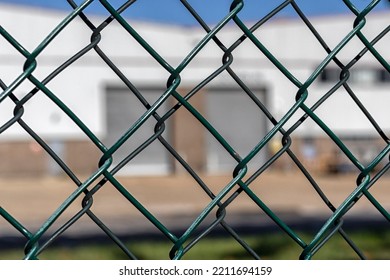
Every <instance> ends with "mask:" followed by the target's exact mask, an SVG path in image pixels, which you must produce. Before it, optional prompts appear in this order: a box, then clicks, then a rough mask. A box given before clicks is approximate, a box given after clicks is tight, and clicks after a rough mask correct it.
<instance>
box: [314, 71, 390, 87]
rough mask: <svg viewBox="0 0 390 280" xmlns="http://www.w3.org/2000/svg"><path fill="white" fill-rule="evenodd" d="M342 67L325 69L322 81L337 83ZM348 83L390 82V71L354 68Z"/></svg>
mask: <svg viewBox="0 0 390 280" xmlns="http://www.w3.org/2000/svg"><path fill="white" fill-rule="evenodd" d="M340 73H341V69H339V68H336V67H333V68H326V69H324V70H323V71H322V72H321V74H320V76H319V82H320V83H333V84H334V83H337V82H338V81H340ZM348 83H353V84H358V85H375V84H380V83H390V73H389V72H388V71H387V70H386V69H383V68H353V69H351V70H350V77H349V79H348Z"/></svg>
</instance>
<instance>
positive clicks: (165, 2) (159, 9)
mask: <svg viewBox="0 0 390 280" xmlns="http://www.w3.org/2000/svg"><path fill="white" fill-rule="evenodd" d="M74 1H75V2H76V3H82V2H83V1H81V0H74ZM0 2H7V3H13V4H17V5H30V6H35V7H43V8H50V9H61V10H69V4H68V3H67V1H66V0H0ZM123 2H125V1H124V0H110V3H112V5H114V6H119V5H120V4H121V3H123ZM188 2H189V3H190V4H192V5H193V6H194V8H196V10H197V11H198V12H199V14H200V15H201V16H203V18H204V19H205V20H206V21H207V22H208V23H215V22H217V21H218V20H219V19H221V18H222V17H223V16H224V15H226V13H227V11H228V10H229V6H230V4H231V2H232V0H188ZM282 2H283V1H282V0H246V1H244V3H245V7H244V9H243V10H242V12H241V13H240V18H241V19H243V20H247V21H255V20H256V19H259V15H265V14H266V12H267V11H270V9H272V8H274V7H276V6H277V5H279V4H280V3H282ZM352 2H353V3H354V4H355V6H357V7H358V8H362V7H363V6H364V5H367V3H370V2H371V1H370V0H354V1H352ZM388 2H389V1H387V0H382V1H381V3H379V4H378V6H377V7H376V10H378V11H379V10H383V9H390V4H389V3H388ZM296 3H298V4H299V6H300V7H301V8H302V10H303V11H305V13H306V14H308V15H311V16H313V15H326V14H340V13H347V12H348V10H347V8H346V6H345V4H344V3H343V1H342V0H297V1H296ZM88 11H89V12H92V13H96V14H105V10H104V8H103V7H102V6H101V4H100V3H99V1H97V0H96V1H95V2H94V3H93V4H92V5H91V6H90V7H89V9H88ZM280 15H282V16H285V17H291V16H294V15H295V13H294V12H293V10H292V9H291V7H289V8H286V9H284V10H283V11H282V13H281V14H280ZM126 16H127V17H129V18H133V19H137V20H144V21H154V22H161V23H174V24H181V25H192V24H195V22H194V20H193V18H192V17H191V16H189V14H188V12H186V11H185V10H184V8H183V5H182V4H181V3H180V1H179V0H138V1H136V2H135V3H134V4H133V6H132V7H131V8H130V9H129V10H128V11H127V12H126Z"/></svg>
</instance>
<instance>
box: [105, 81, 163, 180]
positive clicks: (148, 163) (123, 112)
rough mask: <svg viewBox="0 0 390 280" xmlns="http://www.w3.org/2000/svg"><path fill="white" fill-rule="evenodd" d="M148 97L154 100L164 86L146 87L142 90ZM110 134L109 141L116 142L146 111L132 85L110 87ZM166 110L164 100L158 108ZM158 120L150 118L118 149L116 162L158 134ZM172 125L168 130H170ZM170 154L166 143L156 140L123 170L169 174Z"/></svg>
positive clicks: (108, 109) (152, 101)
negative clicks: (158, 87)
mask: <svg viewBox="0 0 390 280" xmlns="http://www.w3.org/2000/svg"><path fill="white" fill-rule="evenodd" d="M140 92H142V94H143V96H144V97H145V99H147V101H148V102H149V103H150V104H152V103H154V102H155V101H156V100H157V99H158V98H159V97H160V96H161V94H162V93H163V92H164V90H163V89H157V88H145V89H142V90H140ZM105 104H106V137H105V144H106V145H108V146H111V145H113V144H114V143H115V142H116V141H117V140H118V139H119V138H120V137H121V136H122V135H123V134H124V133H125V132H126V131H127V130H128V129H129V128H130V127H131V126H132V125H133V124H134V123H135V122H136V121H137V120H138V119H139V118H140V116H142V114H144V113H145V112H146V109H145V107H144V106H143V105H142V103H141V102H140V101H139V100H138V99H137V97H136V96H135V95H134V94H133V93H132V92H131V91H129V90H128V89H125V88H116V87H109V88H107V91H106V103H105ZM165 111H166V105H165V104H162V106H161V107H160V108H159V110H158V112H159V113H162V112H165ZM156 123H157V121H156V119H155V118H153V117H151V118H149V119H148V120H147V121H146V123H145V124H144V125H143V126H142V127H141V128H140V129H139V130H137V131H136V132H135V134H133V136H132V137H130V139H129V140H128V141H127V142H126V143H125V144H124V145H123V146H122V147H121V148H120V149H119V150H118V151H116V152H115V154H114V157H113V161H114V162H113V164H114V165H117V164H119V163H120V162H121V161H122V160H123V159H125V158H126V157H127V156H128V155H129V154H130V153H132V152H133V151H134V150H135V149H137V148H138V147H139V146H140V145H141V144H142V143H144V141H146V140H147V139H148V138H149V137H151V136H152V135H153V134H154V127H155V125H156ZM167 130H168V128H167V129H166V131H165V132H164V136H165V135H169V134H168V131H167ZM169 169H170V168H169V162H168V154H167V152H166V150H165V148H164V147H163V145H162V144H161V143H160V142H159V141H158V140H156V141H155V142H153V143H152V144H151V145H149V146H148V147H147V148H146V149H145V150H143V151H142V152H141V153H140V154H138V155H137V156H136V157H135V158H134V159H132V160H131V161H130V162H129V163H128V164H127V165H126V166H125V167H124V168H123V169H122V170H121V173H122V174H156V175H157V174H165V173H167V172H169Z"/></svg>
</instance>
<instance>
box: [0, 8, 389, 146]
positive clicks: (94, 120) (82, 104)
mask: <svg viewBox="0 0 390 280" xmlns="http://www.w3.org/2000/svg"><path fill="white" fill-rule="evenodd" d="M66 14H67V13H66V12H58V11H49V10H37V9H33V8H27V7H19V6H18V7H16V6H10V5H4V4H1V8H0V24H1V25H2V26H3V27H4V28H5V29H6V30H7V31H9V33H11V34H12V35H13V36H15V38H16V39H17V40H18V41H19V42H20V43H21V44H22V45H23V46H24V47H25V48H26V49H27V50H28V51H33V50H34V49H35V48H36V47H37V46H38V45H39V43H40V42H41V41H42V40H43V39H44V38H45V37H46V36H47V35H48V34H49V33H50V32H51V30H53V28H54V27H55V26H57V25H58V24H59V23H60V22H61V20H62V19H63V18H64V17H65V15H66ZM388 18H389V13H379V14H373V15H369V19H368V20H367V24H366V26H365V28H364V31H363V32H364V34H365V35H366V36H367V37H368V38H371V39H372V38H373V37H374V36H375V35H376V34H377V33H378V32H379V31H380V30H382V29H383V28H384V27H385V26H387V25H388ZM101 20H102V19H101V18H93V21H94V22H96V23H97V22H100V21H101ZM15 22H18V24H15ZM311 22H312V23H313V25H314V26H315V27H316V28H317V29H318V31H319V32H320V34H321V35H322V36H323V37H324V39H325V41H326V42H328V43H329V45H330V47H331V48H333V47H335V46H336V45H337V44H338V43H339V42H340V40H342V38H344V37H345V36H346V34H348V32H350V30H351V29H352V26H351V25H352V23H353V17H352V16H330V17H318V18H314V19H312V20H311ZM27 26H28V28H27ZM132 26H133V27H134V28H135V29H136V30H137V32H138V33H139V34H140V35H141V36H142V37H143V38H144V39H145V40H146V41H148V42H150V45H151V46H152V47H153V48H154V49H155V50H156V51H157V52H158V53H159V54H160V55H161V56H162V57H163V58H164V59H165V60H166V61H167V62H168V63H169V64H170V65H171V66H173V67H177V66H178V65H179V64H180V63H181V61H183V59H184V58H185V57H186V56H187V55H188V54H189V53H190V52H191V51H192V49H193V47H194V46H195V45H196V44H197V43H198V42H199V41H200V40H201V39H202V38H203V37H204V36H205V32H204V31H203V30H201V29H200V27H199V28H194V27H190V28H188V27H187V28H185V27H176V26H167V25H153V24H148V23H132ZM248 26H249V25H248ZM255 34H256V36H257V37H258V38H259V39H260V40H261V42H262V43H263V44H264V45H265V46H266V47H267V48H268V49H270V50H271V51H272V53H273V54H274V55H275V57H277V58H278V59H279V60H280V61H281V62H282V63H283V64H284V65H285V66H286V67H287V69H288V70H289V71H290V72H291V73H292V74H293V75H294V76H295V77H296V78H297V79H298V80H299V81H300V82H302V83H303V82H305V81H306V80H307V79H308V77H309V76H310V75H311V73H312V72H313V70H314V69H315V68H316V67H317V66H318V65H319V64H320V62H321V61H322V60H323V59H325V57H326V56H327V54H326V52H325V51H324V50H323V49H322V48H321V46H320V45H319V43H318V42H317V41H316V40H315V39H314V37H313V36H312V34H311V33H310V32H309V30H308V29H307V27H306V26H305V25H304V24H303V23H302V21H300V20H295V19H291V20H290V19H284V20H277V21H272V22H269V23H267V24H266V25H265V26H264V27H262V28H260V30H259V31H256V32H255ZM240 35H241V33H240V31H239V30H238V28H237V27H234V26H233V25H229V27H227V28H224V29H223V30H222V31H221V32H220V33H218V37H219V38H221V40H223V42H224V43H225V44H226V45H227V46H229V44H231V43H232V42H234V41H235V40H236V38H238V37H239V36H240ZM90 37H91V31H90V30H89V29H88V28H87V27H86V26H85V24H84V23H83V22H82V21H81V20H80V19H77V20H75V21H72V22H71V23H70V24H69V26H67V27H66V28H65V29H64V31H63V32H61V33H60V34H59V36H58V37H57V38H55V39H54V40H53V42H52V43H51V44H50V45H49V46H48V47H47V48H46V49H45V50H44V51H43V52H42V54H40V55H39V57H38V60H37V62H38V67H37V69H36V70H35V71H34V73H33V74H34V76H36V77H38V78H39V79H43V78H44V77H46V76H47V75H48V74H49V73H51V71H53V70H54V68H55V67H57V66H58V65H59V63H61V62H63V61H66V60H67V59H68V58H69V57H70V56H71V55H73V54H75V53H76V52H77V51H78V50H80V49H82V48H83V47H85V46H86V45H88V43H89V42H90ZM389 40H390V38H389V36H387V38H386V39H384V40H382V41H381V42H380V43H379V44H378V45H377V46H376V47H377V49H378V51H379V52H380V53H381V54H384V56H385V59H387V61H389V60H390V51H389V49H388V45H389V43H390V42H389ZM0 46H1V47H0V57H1V58H2V60H3V63H0V73H1V77H0V78H1V79H2V80H3V81H4V82H5V83H6V84H8V85H9V84H10V83H11V82H12V81H14V80H15V79H16V77H18V76H19V75H20V74H21V73H22V71H23V70H22V68H21V66H22V65H23V62H24V60H25V59H24V58H23V57H22V56H21V55H20V54H19V53H18V52H16V51H15V49H14V48H13V47H10V46H9V44H8V43H7V42H6V41H5V40H4V39H3V38H2V37H0ZM99 47H100V48H101V49H102V50H103V51H105V52H106V53H107V54H108V55H109V56H110V58H111V59H112V60H113V61H114V62H115V63H116V64H117V65H118V67H119V68H120V69H121V71H123V73H125V75H126V76H127V77H128V78H129V79H130V80H131V81H133V82H134V83H136V85H137V86H141V87H142V86H143V85H150V84H156V85H161V86H162V87H163V86H165V84H166V81H167V80H168V78H169V76H170V74H169V72H168V71H166V70H165V69H163V68H162V67H161V65H159V63H157V62H156V60H154V59H153V58H151V56H150V55H149V54H148V53H147V52H146V51H145V50H144V49H143V48H142V47H140V46H139V44H138V43H137V42H135V41H134V39H133V38H132V37H131V36H130V35H128V33H127V32H126V31H125V30H123V28H122V27H120V26H119V25H118V24H112V25H110V26H109V27H108V28H107V29H105V30H103V31H102V40H101V42H100V43H99ZM362 48H363V45H362V43H361V42H360V41H359V40H357V39H353V40H352V42H351V43H350V44H349V45H348V46H347V47H346V48H345V49H343V50H342V51H341V52H340V54H339V55H338V58H339V59H341V60H342V61H343V63H348V62H349V61H350V60H351V59H352V58H353V57H354V56H355V55H356V53H357V50H360V49H362ZM222 55H223V52H222V51H221V50H220V49H219V48H218V47H217V46H216V45H215V44H211V45H208V46H207V47H206V48H204V49H203V50H201V51H200V53H199V54H198V56H197V57H196V58H195V59H194V60H193V61H192V62H191V63H190V64H189V65H188V67H187V68H186V69H185V70H184V71H183V72H182V73H181V76H182V85H181V87H187V88H188V87H192V86H194V85H196V84H198V83H199V82H200V81H201V80H202V79H204V78H205V77H207V76H208V75H209V74H211V73H212V72H213V71H214V70H215V69H216V68H217V67H219V66H220V65H221V64H222V62H221V59H222ZM234 59H235V60H234V63H233V65H232V68H233V69H234V70H235V71H236V72H237V73H239V75H240V76H241V77H243V79H244V80H245V81H246V82H247V83H248V84H250V85H264V86H266V87H267V89H268V102H269V103H268V105H269V106H270V111H271V112H272V113H273V114H274V115H275V116H276V117H277V118H281V117H282V116H283V115H284V114H285V113H286V112H287V110H288V109H289V108H290V107H291V106H292V105H293V104H294V102H295V95H296V92H297V87H296V86H294V85H293V84H292V83H291V82H290V81H289V80H288V79H287V78H286V77H284V76H283V75H282V74H281V73H280V72H279V71H278V70H277V69H276V68H275V67H274V66H273V65H272V64H271V63H270V62H269V61H268V60H267V59H265V57H264V56H263V55H262V54H261V53H260V52H259V50H258V49H257V48H256V47H254V46H253V44H251V43H250V42H249V40H247V42H244V43H243V44H242V46H240V47H238V49H237V50H235V51H234ZM361 63H364V64H365V65H366V66H367V65H372V66H378V63H377V62H376V60H375V59H374V58H373V57H372V56H371V55H367V56H365V58H364V59H363V60H362V62H361ZM229 82H231V81H230V79H229V77H228V76H227V75H222V76H221V77H219V78H218V79H216V81H214V82H213V83H215V84H218V83H219V84H226V83H229ZM113 84H118V85H121V84H122V83H121V82H120V81H119V79H118V77H117V76H116V75H115V74H113V72H112V71H111V70H110V69H109V68H108V67H107V66H106V65H105V64H104V63H103V62H102V60H101V59H100V58H99V57H98V56H97V55H96V53H95V52H94V51H93V50H92V51H90V53H89V54H88V55H86V56H84V57H83V58H82V59H80V60H79V61H78V62H76V63H75V64H74V65H72V66H71V67H70V68H69V69H67V70H65V71H64V72H62V73H61V74H60V78H59V79H54V80H53V81H52V82H50V83H49V84H48V88H49V89H50V90H52V92H54V93H55V94H56V95H57V96H59V97H60V98H61V99H62V100H63V101H64V102H65V103H66V104H67V105H68V106H69V108H71V109H72V110H73V111H74V112H75V113H76V114H77V115H78V116H79V117H80V119H81V120H83V121H84V122H85V123H86V124H87V126H88V127H90V129H91V130H92V131H93V132H94V133H96V134H97V135H98V136H99V137H100V136H101V137H104V134H105V104H104V102H103V94H104V93H105V87H106V86H107V85H113ZM31 89H32V85H31V83H29V82H27V81H25V82H23V85H22V86H20V87H18V88H17V90H16V92H15V93H16V94H17V95H18V96H23V95H24V94H25V93H26V92H27V91H29V90H31ZM353 89H354V91H355V92H356V93H357V94H358V96H359V98H361V100H362V102H363V103H364V104H365V105H366V106H367V108H368V109H369V110H370V112H373V114H374V117H375V118H376V119H377V120H378V122H379V123H380V124H381V125H382V127H383V128H384V129H385V130H390V123H389V122H388V121H387V120H388V115H387V110H386V106H387V104H389V101H390V100H389V99H390V96H389V94H388V88H387V87H384V86H367V87H364V86H360V85H356V86H354V87H353ZM328 90H329V87H327V85H321V84H318V82H314V83H313V85H312V86H311V87H310V89H309V98H308V101H307V103H308V104H309V105H310V104H313V103H314V102H315V101H316V100H317V99H318V98H319V97H320V96H322V95H323V94H324V93H325V92H326V91H328ZM40 95H42V94H41V93H40ZM43 104H44V105H43ZM346 104H350V105H346ZM346 106H351V108H355V105H353V104H352V103H351V102H350V101H349V98H348V97H347V96H346V94H340V93H338V94H336V95H334V96H333V97H332V98H331V99H329V101H327V102H326V105H324V107H323V108H321V109H319V110H318V114H319V115H320V116H321V118H323V120H324V121H325V123H327V124H329V126H330V127H332V128H334V129H335V130H336V131H340V132H341V133H346V134H348V133H357V132H358V133H371V132H372V128H371V126H370V125H369V124H368V123H367V121H365V119H364V118H363V117H361V113H360V112H359V111H357V110H355V109H351V110H349V109H348V114H344V113H343V112H345V110H346ZM0 108H1V110H0V121H1V122H2V123H4V120H7V119H9V118H10V112H12V110H13V105H12V104H11V102H10V101H9V100H5V101H4V102H2V103H1V104H0ZM43 108H44V109H43ZM329 111H331V112H334V113H332V114H330V113H329ZM25 115H26V116H25V120H28V123H29V124H31V126H32V127H33V128H34V129H36V130H37V132H38V133H41V134H43V135H46V136H47V137H51V136H61V137H64V138H80V137H83V135H84V134H83V133H81V132H80V130H79V129H78V128H77V127H76V126H75V125H74V124H72V122H70V121H69V120H67V118H66V117H65V116H63V115H62V113H61V112H58V111H57V109H56V107H55V106H53V105H52V104H51V102H49V101H48V100H47V98H39V99H38V98H36V97H34V101H32V102H28V105H27V106H26V112H25ZM298 117H299V116H294V118H293V119H292V120H291V123H292V122H294V121H296V119H297V118H298ZM355 120H357V121H355ZM305 127H306V129H300V130H299V131H297V133H298V134H302V135H304V134H307V133H320V131H319V130H317V128H313V127H312V126H311V125H310V124H309V123H308V124H304V126H303V128H305ZM308 131H310V132H308ZM25 137H26V135H25V133H24V132H23V131H22V130H20V129H18V128H17V127H16V126H15V128H12V129H10V130H9V131H7V133H5V134H4V135H2V137H0V141H2V140H4V139H8V140H9V139H24V138H25Z"/></svg>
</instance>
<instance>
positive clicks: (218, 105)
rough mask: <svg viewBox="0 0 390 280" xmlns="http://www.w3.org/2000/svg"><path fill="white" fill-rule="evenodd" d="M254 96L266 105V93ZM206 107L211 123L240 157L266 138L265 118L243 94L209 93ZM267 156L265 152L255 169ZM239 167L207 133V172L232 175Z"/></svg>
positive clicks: (222, 90)
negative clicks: (229, 173) (231, 172)
mask: <svg viewBox="0 0 390 280" xmlns="http://www.w3.org/2000/svg"><path fill="white" fill-rule="evenodd" d="M254 93H255V95H256V97H257V98H258V99H259V100H260V101H261V102H263V103H265V102H266V95H265V90H264V89H259V90H256V91H254ZM205 103H206V112H207V117H208V120H209V121H210V123H211V124H212V125H213V126H214V127H215V128H216V129H217V130H218V132H219V133H220V134H221V135H222V136H223V138H224V139H225V140H226V141H227V142H228V143H229V144H230V145H231V146H232V147H233V148H234V150H235V151H236V152H238V153H239V155H240V156H241V157H245V156H246V155H247V154H248V153H249V152H250V151H251V150H252V149H253V148H254V146H255V145H256V144H257V143H258V142H259V141H260V140H261V139H262V138H263V137H264V136H265V134H266V132H267V121H266V117H265V116H264V114H263V113H262V111H261V110H260V109H259V108H258V107H257V105H256V104H255V103H254V102H253V101H252V100H251V99H250V98H249V97H248V96H247V95H246V94H245V93H244V92H243V91H242V90H239V89H234V88H216V89H212V90H210V91H208V92H207V95H206V102H205ZM266 156H267V153H266V152H265V151H264V152H261V153H260V154H259V155H258V156H257V157H256V158H255V160H254V161H255V164H254V165H253V166H254V168H256V166H257V167H258V166H260V165H261V164H262V163H264V162H265V158H266ZM236 165H237V162H236V161H235V160H234V159H233V158H232V156H231V155H230V154H229V153H228V152H227V151H226V150H225V149H224V148H223V147H222V145H221V144H220V143H219V142H218V141H216V140H215V138H214V137H213V136H212V135H211V134H210V133H207V169H208V171H209V172H212V173H215V172H230V171H232V169H234V167H235V166H236ZM249 167H250V166H249Z"/></svg>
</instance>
